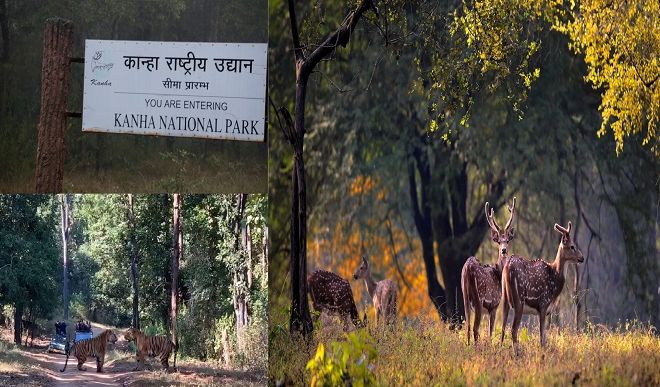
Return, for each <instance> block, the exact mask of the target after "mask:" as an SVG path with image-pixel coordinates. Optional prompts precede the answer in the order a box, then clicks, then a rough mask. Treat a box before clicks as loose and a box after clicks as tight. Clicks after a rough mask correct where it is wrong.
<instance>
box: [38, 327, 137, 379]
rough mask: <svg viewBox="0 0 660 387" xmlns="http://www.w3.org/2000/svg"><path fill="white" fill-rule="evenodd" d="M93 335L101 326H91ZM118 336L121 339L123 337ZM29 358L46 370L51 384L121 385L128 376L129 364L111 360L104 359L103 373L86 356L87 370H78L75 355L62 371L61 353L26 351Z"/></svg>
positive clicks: (62, 358) (62, 356) (99, 330)
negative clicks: (97, 370) (116, 362)
mask: <svg viewBox="0 0 660 387" xmlns="http://www.w3.org/2000/svg"><path fill="white" fill-rule="evenodd" d="M92 331H93V332H94V337H96V336H97V335H98V334H99V333H101V332H102V331H103V329H102V328H100V327H97V326H93V327H92ZM120 336H121V335H118V338H119V339H120V340H123V337H120ZM122 344H123V345H125V344H126V342H125V341H123V343H122V342H121V341H118V342H117V344H116V345H122ZM26 355H28V356H29V357H30V358H32V359H34V360H35V361H37V362H38V363H39V364H40V365H41V367H42V368H43V369H44V370H46V373H47V376H48V378H49V379H50V380H51V381H52V385H53V386H121V385H123V384H124V381H125V380H126V379H127V378H128V372H130V371H131V366H130V365H127V364H117V365H116V366H115V364H113V363H114V362H113V361H109V362H108V361H106V363H105V365H104V366H103V373H98V372H96V359H95V358H88V359H87V362H86V363H85V364H84V365H83V367H84V368H86V369H87V371H79V370H78V368H77V364H78V361H77V359H76V358H75V357H71V358H69V364H68V365H67V367H66V370H65V371H64V372H60V370H61V369H62V368H63V367H64V361H65V360H66V356H64V355H63V354H61V353H47V352H44V351H43V350H41V351H30V352H27V353H26Z"/></svg>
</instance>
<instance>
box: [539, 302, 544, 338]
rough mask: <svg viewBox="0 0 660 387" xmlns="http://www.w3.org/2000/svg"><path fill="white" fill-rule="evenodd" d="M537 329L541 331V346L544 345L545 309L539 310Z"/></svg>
mask: <svg viewBox="0 0 660 387" xmlns="http://www.w3.org/2000/svg"><path fill="white" fill-rule="evenodd" d="M539 330H540V332H541V347H545V311H544V310H542V311H540V312H539Z"/></svg>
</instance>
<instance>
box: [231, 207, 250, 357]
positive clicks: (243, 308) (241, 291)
mask: <svg viewBox="0 0 660 387" xmlns="http://www.w3.org/2000/svg"><path fill="white" fill-rule="evenodd" d="M247 199H248V195H247V194H240V195H239V196H238V208H237V211H236V217H235V218H234V232H235V234H234V235H236V244H235V247H236V251H239V252H240V257H241V260H242V262H241V263H240V264H239V265H238V268H237V270H236V271H235V272H234V314H235V315H236V344H237V347H238V352H239V353H243V351H244V350H245V329H246V328H247V325H248V299H247V298H248V295H247V291H248V288H247V286H246V285H247V274H248V271H247V262H246V261H245V260H244V258H245V256H246V249H247V243H248V230H247V224H246V223H245V222H243V217H244V214H245V206H246V204H247Z"/></svg>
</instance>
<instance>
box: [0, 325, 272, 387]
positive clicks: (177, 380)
mask: <svg viewBox="0 0 660 387" xmlns="http://www.w3.org/2000/svg"><path fill="white" fill-rule="evenodd" d="M102 329H103V328H102V327H100V326H93V331H94V335H95V336H96V334H97V333H98V332H100V331H101V330H102ZM116 333H118V334H117V337H118V338H119V340H118V341H117V343H115V345H114V346H112V345H109V348H110V349H109V351H108V353H107V354H106V361H105V365H104V368H103V371H104V372H103V373H97V372H96V362H95V359H93V358H90V359H88V360H87V362H86V363H85V364H84V366H83V367H84V368H86V369H87V370H86V371H79V370H78V369H77V367H76V365H77V361H76V359H75V358H69V363H68V365H67V368H66V370H65V371H64V372H60V370H61V369H62V368H63V367H64V362H65V359H66V357H65V355H64V354H62V353H48V352H47V351H46V348H47V346H48V340H49V338H48V337H39V338H36V337H35V340H34V343H33V346H32V347H27V348H26V347H23V346H21V347H20V349H12V350H11V351H8V353H6V354H2V353H0V385H9V386H55V387H59V386H83V387H87V386H175V385H216V384H223V385H224V384H229V385H248V386H249V385H265V384H266V383H267V380H266V375H265V373H264V372H254V371H241V370H232V369H224V368H222V367H221V366H219V365H218V364H217V363H211V362H201V361H195V360H188V359H186V360H181V361H180V360H179V359H178V358H177V372H173V373H165V372H164V371H163V370H162V367H161V365H160V363H159V361H158V359H155V358H152V359H149V360H147V364H148V368H151V369H146V370H143V371H134V368H135V365H136V363H135V358H134V354H133V353H131V352H129V351H130V348H129V346H128V342H126V341H125V340H124V337H123V335H122V334H121V333H120V332H117V331H116ZM0 340H1V341H2V342H4V343H3V344H7V343H9V342H10V341H11V332H9V331H8V330H3V332H2V335H1V337H0ZM170 366H172V358H170Z"/></svg>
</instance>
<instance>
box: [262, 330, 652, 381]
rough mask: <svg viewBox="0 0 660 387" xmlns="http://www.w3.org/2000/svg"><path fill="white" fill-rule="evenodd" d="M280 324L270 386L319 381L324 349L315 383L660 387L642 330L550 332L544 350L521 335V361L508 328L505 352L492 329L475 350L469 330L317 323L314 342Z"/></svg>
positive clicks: (274, 334)
mask: <svg viewBox="0 0 660 387" xmlns="http://www.w3.org/2000/svg"><path fill="white" fill-rule="evenodd" d="M280 322H281V324H272V325H271V334H270V353H269V358H270V368H269V380H270V383H274V382H279V381H282V382H286V383H287V384H297V385H301V384H307V385H309V384H310V382H312V381H313V379H314V378H313V375H312V372H311V371H309V370H306V365H307V363H308V361H309V360H310V359H312V358H313V357H314V356H315V355H318V353H317V349H318V347H319V344H321V343H322V344H323V347H324V350H325V353H324V354H323V356H320V355H319V357H317V359H319V362H318V363H317V365H318V366H317V367H316V368H315V369H316V372H315V375H316V379H315V380H317V381H320V380H323V376H325V377H327V378H330V377H331V376H332V375H333V374H340V373H341V372H342V370H341V368H344V370H343V371H344V372H346V370H348V373H349V374H351V375H350V377H351V379H352V381H353V382H354V385H359V384H361V383H360V382H361V381H367V383H366V384H376V385H423V386H427V385H499V384H505V385H543V386H547V385H569V384H579V385H597V386H608V385H610V386H611V385H617V386H618V385H634V386H649V385H656V386H657V385H660V338H659V337H658V335H657V332H656V331H655V329H654V328H652V327H649V326H645V325H644V324H641V323H627V324H622V325H620V326H618V327H617V328H615V329H613V330H609V329H607V328H605V327H603V326H588V327H587V328H586V329H585V331H584V332H576V331H575V330H569V329H563V330H562V331H561V332H559V331H558V329H557V328H556V327H552V328H551V330H550V331H549V334H548V345H547V347H546V348H541V347H540V344H539V336H538V328H533V329H531V331H530V332H528V331H527V329H526V328H524V329H523V330H522V332H521V334H520V341H521V354H520V356H518V357H516V356H514V355H513V349H512V345H511V337H510V328H509V329H508V330H507V337H506V338H505V342H504V344H503V345H502V344H500V340H499V338H500V334H501V330H500V329H499V328H498V329H497V330H496V332H495V333H494V334H493V339H492V341H489V340H488V337H487V325H488V324H487V323H486V324H485V326H484V324H482V326H481V327H482V329H483V330H482V331H481V340H480V342H479V345H477V346H476V347H475V346H474V345H470V346H467V345H466V337H465V331H464V330H461V331H459V332H457V331H451V330H449V328H448V327H447V326H446V325H444V324H441V323H437V322H424V321H410V320H409V321H405V322H399V323H398V324H397V325H396V326H395V327H394V329H391V330H388V329H376V328H375V327H374V326H373V325H371V326H369V327H368V328H366V329H362V330H360V331H357V332H353V333H350V334H348V335H347V334H346V333H344V332H343V331H342V329H341V328H340V327H339V326H338V325H334V324H328V323H325V324H322V323H317V325H316V326H315V328H316V329H315V331H314V334H313V337H312V338H311V340H310V341H309V342H306V341H305V340H304V339H302V338H300V337H292V336H291V335H290V334H289V333H288V331H287V327H288V325H286V322H285V321H284V320H281V321H280ZM484 337H485V338H484ZM333 342H334V343H335V344H333ZM346 357H348V359H347V361H345V362H344V363H342V362H343V361H344V360H345V359H346ZM312 363H314V362H312ZM319 364H322V366H321V365H319ZM344 364H345V365H344ZM326 380H327V379H326Z"/></svg>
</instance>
